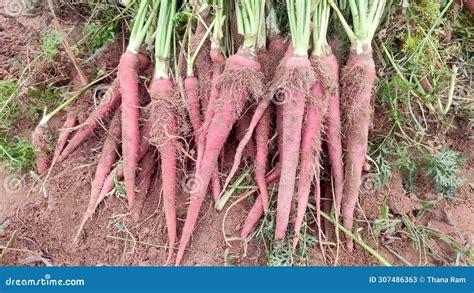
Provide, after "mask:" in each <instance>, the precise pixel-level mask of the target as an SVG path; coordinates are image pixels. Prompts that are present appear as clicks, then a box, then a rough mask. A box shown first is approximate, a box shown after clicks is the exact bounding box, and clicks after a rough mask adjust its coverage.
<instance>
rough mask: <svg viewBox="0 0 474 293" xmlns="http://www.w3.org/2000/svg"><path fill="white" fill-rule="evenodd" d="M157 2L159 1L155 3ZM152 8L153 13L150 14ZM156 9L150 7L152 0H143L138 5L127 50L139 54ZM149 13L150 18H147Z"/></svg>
mask: <svg viewBox="0 0 474 293" xmlns="http://www.w3.org/2000/svg"><path fill="white" fill-rule="evenodd" d="M155 4H157V2H156V3H155ZM150 9H151V15H148V12H149V10H150ZM154 13H155V12H154V9H153V8H152V7H150V0H141V1H140V4H139V6H138V10H137V14H136V15H135V18H134V22H133V27H132V32H131V34H130V41H129V42H128V47H127V51H128V52H130V53H132V54H137V53H138V49H139V48H140V46H141V45H142V43H143V41H144V39H145V36H146V34H147V32H148V28H149V27H150V25H151V22H152V20H153V18H154ZM147 15H148V16H149V17H148V20H147Z"/></svg>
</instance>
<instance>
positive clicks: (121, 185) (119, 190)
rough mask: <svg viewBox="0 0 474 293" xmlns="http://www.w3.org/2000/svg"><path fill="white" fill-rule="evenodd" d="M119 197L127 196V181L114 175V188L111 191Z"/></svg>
mask: <svg viewBox="0 0 474 293" xmlns="http://www.w3.org/2000/svg"><path fill="white" fill-rule="evenodd" d="M109 195H113V196H115V197H118V198H127V192H126V191H125V182H124V181H123V180H119V179H118V177H117V176H114V189H113V190H112V191H111V192H110V193H109Z"/></svg>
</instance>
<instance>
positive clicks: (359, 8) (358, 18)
mask: <svg viewBox="0 0 474 293" xmlns="http://www.w3.org/2000/svg"><path fill="white" fill-rule="evenodd" d="M328 1H329V4H330V5H331V6H332V8H333V9H334V10H335V12H336V14H337V16H338V18H339V20H340V21H341V24H342V26H343V27H344V30H345V31H346V33H347V36H348V37H349V39H350V41H351V45H352V48H353V49H355V50H356V52H357V53H359V54H360V53H362V52H364V47H367V48H371V42H372V39H373V37H374V35H375V31H376V30H377V27H378V26H379V23H380V20H381V19H382V15H383V11H384V8H385V3H386V0H358V1H355V0H348V1H349V7H350V13H351V15H352V27H353V28H351V27H350V26H349V24H348V23H347V21H346V20H345V18H344V16H343V15H342V13H341V11H340V10H339V8H338V7H337V5H336V4H335V3H334V0H328Z"/></svg>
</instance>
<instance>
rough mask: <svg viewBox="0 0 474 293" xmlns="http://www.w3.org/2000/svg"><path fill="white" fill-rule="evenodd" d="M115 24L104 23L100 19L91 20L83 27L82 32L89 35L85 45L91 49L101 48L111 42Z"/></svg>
mask: <svg viewBox="0 0 474 293" xmlns="http://www.w3.org/2000/svg"><path fill="white" fill-rule="evenodd" d="M116 30H117V25H116V23H115V22H110V23H107V24H105V25H103V24H102V22H100V21H91V22H89V23H87V25H86V26H85V28H84V33H85V34H86V35H87V36H89V38H88V40H87V47H88V48H92V49H94V50H95V49H99V48H102V47H103V46H104V45H106V44H109V43H112V42H113V41H114V40H115V37H116V33H115V32H116Z"/></svg>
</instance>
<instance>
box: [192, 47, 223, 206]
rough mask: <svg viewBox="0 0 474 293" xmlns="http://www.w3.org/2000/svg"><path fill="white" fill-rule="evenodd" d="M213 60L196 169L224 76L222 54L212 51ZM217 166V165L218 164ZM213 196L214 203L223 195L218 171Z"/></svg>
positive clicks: (213, 182) (213, 177)
mask: <svg viewBox="0 0 474 293" xmlns="http://www.w3.org/2000/svg"><path fill="white" fill-rule="evenodd" d="M211 59H212V61H213V64H214V65H213V73H212V80H211V82H212V83H211V92H210V96H209V100H208V102H207V110H206V113H205V116H204V123H203V124H202V126H201V129H200V130H199V136H198V146H197V152H198V155H197V160H196V169H198V168H199V163H200V161H201V160H202V155H203V153H204V148H205V147H206V134H207V129H208V128H209V125H210V124H211V122H212V118H213V117H214V110H215V107H216V103H217V98H218V94H219V93H218V90H217V80H219V77H220V76H221V74H222V71H223V67H224V56H223V55H222V54H221V53H220V52H215V51H211ZM216 164H217V163H216ZM211 180H212V186H211V187H212V195H213V198H214V201H217V200H218V199H219V195H220V193H221V186H220V179H219V174H218V170H217V168H216V170H215V171H214V172H213V174H212V179H211Z"/></svg>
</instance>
